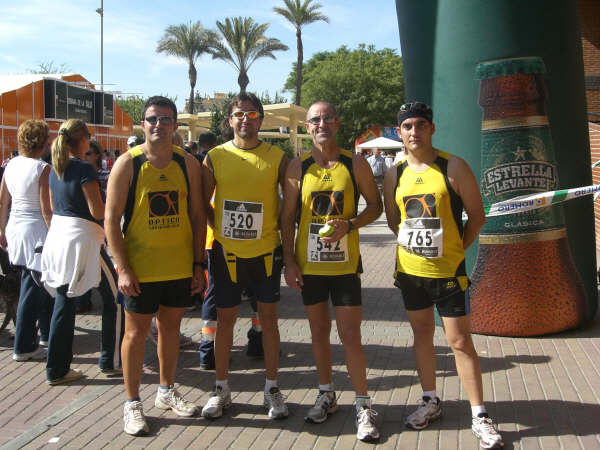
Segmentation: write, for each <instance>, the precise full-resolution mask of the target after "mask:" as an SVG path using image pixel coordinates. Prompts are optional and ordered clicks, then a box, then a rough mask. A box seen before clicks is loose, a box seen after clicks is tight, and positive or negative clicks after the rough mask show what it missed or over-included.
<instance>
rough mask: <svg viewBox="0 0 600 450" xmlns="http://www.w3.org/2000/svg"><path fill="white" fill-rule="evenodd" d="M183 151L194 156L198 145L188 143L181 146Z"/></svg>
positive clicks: (191, 142) (194, 142) (192, 142)
mask: <svg viewBox="0 0 600 450" xmlns="http://www.w3.org/2000/svg"><path fill="white" fill-rule="evenodd" d="M183 149H184V150H185V151H186V152H188V153H190V154H192V155H194V156H196V153H197V152H198V144H196V141H188V142H186V143H185V144H184V145H183Z"/></svg>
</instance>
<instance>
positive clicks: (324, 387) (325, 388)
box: [319, 383, 333, 392]
mask: <svg viewBox="0 0 600 450" xmlns="http://www.w3.org/2000/svg"><path fill="white" fill-rule="evenodd" d="M323 391H325V392H328V391H333V386H332V383H328V384H320V385H319V392H323Z"/></svg>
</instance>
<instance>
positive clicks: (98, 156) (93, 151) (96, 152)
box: [85, 139, 110, 202]
mask: <svg viewBox="0 0 600 450" xmlns="http://www.w3.org/2000/svg"><path fill="white" fill-rule="evenodd" d="M103 153H104V151H103V150H102V145H100V143H99V142H98V141H96V140H95V139H91V140H90V148H89V149H88V151H87V152H85V160H86V161H87V162H89V163H90V164H91V165H92V166H94V169H96V174H97V175H98V184H99V186H100V195H101V196H102V201H103V202H105V201H106V184H107V183H108V176H109V175H110V172H109V171H108V170H106V169H104V168H103V167H102V154H103Z"/></svg>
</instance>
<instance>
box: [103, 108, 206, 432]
mask: <svg viewBox="0 0 600 450" xmlns="http://www.w3.org/2000/svg"><path fill="white" fill-rule="evenodd" d="M141 125H142V128H143V130H144V134H145V136H146V142H145V143H144V144H142V145H140V146H136V147H134V148H132V149H131V150H129V151H128V152H127V153H125V154H124V155H122V156H121V157H120V158H119V159H118V160H117V162H116V163H115V165H114V167H113V169H112V172H111V175H110V178H109V181H108V190H107V201H106V215H105V221H104V224H105V228H106V236H107V238H108V243H109V245H110V249H111V252H112V254H113V256H114V260H115V262H116V264H117V269H118V271H119V281H118V283H119V290H120V291H121V292H122V293H123V295H124V306H125V336H124V339H123V344H122V347H121V355H122V359H123V378H124V382H125V393H126V395H127V401H126V402H125V406H124V414H123V420H124V430H125V432H126V433H128V434H132V435H140V434H145V433H148V431H149V427H148V424H147V423H146V419H145V417H144V413H143V408H142V403H141V400H140V394H139V390H140V383H141V377H142V364H143V362H144V343H145V341H146V337H147V336H148V331H149V329H150V323H151V321H152V316H153V315H154V313H156V318H157V320H156V323H157V326H158V359H159V362H160V373H159V376H160V385H159V387H158V392H157V394H156V399H155V402H154V405H155V406H156V407H157V408H160V409H171V410H173V412H175V413H176V414H177V415H179V416H186V417H189V416H192V415H194V414H196V413H197V412H198V408H197V407H196V406H195V405H194V404H192V403H190V402H187V401H186V400H184V399H183V397H182V396H181V395H180V394H179V392H178V391H177V389H175V387H174V382H175V373H176V370H177V359H178V355H179V326H180V323H181V317H182V316H183V313H184V311H185V309H186V307H188V306H191V305H192V304H193V299H192V295H193V294H196V293H199V292H201V291H202V289H203V287H204V275H203V268H204V265H205V263H204V239H205V235H206V214H205V210H204V208H203V205H202V181H201V169H200V164H199V163H198V161H196V159H195V158H194V157H193V156H192V155H190V154H188V153H186V152H184V151H183V150H182V149H180V148H179V147H176V146H174V145H172V143H171V139H172V136H173V133H174V132H175V130H176V129H177V108H176V107H175V104H174V103H173V102H172V101H171V100H169V99H168V98H165V97H151V98H149V99H148V101H147V102H146V104H145V106H144V113H143V115H142V123H141ZM123 216H124V217H125V222H124V226H123V230H121V224H120V223H121V218H122V217H123Z"/></svg>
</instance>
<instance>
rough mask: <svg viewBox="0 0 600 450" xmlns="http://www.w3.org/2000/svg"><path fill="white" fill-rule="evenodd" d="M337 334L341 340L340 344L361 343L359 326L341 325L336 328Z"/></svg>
mask: <svg viewBox="0 0 600 450" xmlns="http://www.w3.org/2000/svg"><path fill="white" fill-rule="evenodd" d="M338 334H339V335H340V341H342V344H344V345H345V346H360V345H361V334H360V328H356V327H343V326H342V327H341V328H338Z"/></svg>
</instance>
